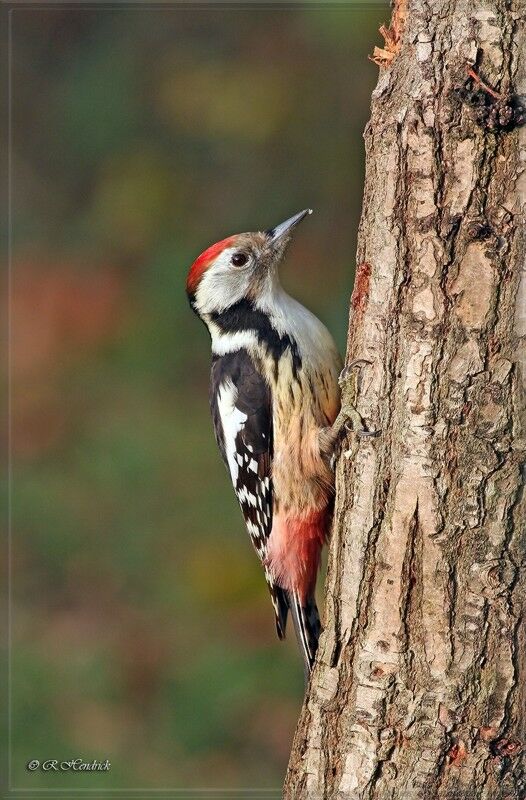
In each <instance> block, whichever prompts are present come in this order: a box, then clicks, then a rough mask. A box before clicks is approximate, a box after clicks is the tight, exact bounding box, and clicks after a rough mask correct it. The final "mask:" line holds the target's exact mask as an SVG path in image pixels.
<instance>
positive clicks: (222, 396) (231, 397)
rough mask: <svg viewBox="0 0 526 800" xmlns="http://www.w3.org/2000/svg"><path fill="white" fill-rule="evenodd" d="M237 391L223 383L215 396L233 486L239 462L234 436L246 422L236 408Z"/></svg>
mask: <svg viewBox="0 0 526 800" xmlns="http://www.w3.org/2000/svg"><path fill="white" fill-rule="evenodd" d="M236 399H237V390H236V388H235V386H234V385H233V383H232V382H231V381H225V383H223V384H222V385H221V386H220V388H219V392H218V396H217V407H218V410H219V415H220V417H221V423H222V425H223V435H224V437H225V452H226V458H227V462H228V468H229V470H230V477H231V478H232V483H233V484H234V486H235V485H236V483H237V478H238V475H239V467H240V465H241V461H239V456H237V453H236V436H237V435H238V433H239V431H240V430H241V429H242V428H243V426H244V424H245V422H246V421H247V415H246V414H243V412H242V411H240V410H239V408H236Z"/></svg>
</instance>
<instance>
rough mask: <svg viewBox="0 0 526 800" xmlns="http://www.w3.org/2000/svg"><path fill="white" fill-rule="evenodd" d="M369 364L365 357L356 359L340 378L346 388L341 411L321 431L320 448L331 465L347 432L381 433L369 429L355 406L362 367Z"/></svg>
mask: <svg viewBox="0 0 526 800" xmlns="http://www.w3.org/2000/svg"><path fill="white" fill-rule="evenodd" d="M369 364H371V362H370V361H366V360H365V359H363V358H360V359H356V361H352V362H351V363H350V364H348V365H347V366H346V367H345V368H344V369H343V370H342V372H341V374H340V377H339V379H338V382H339V384H340V387H341V388H342V389H345V391H344V393H343V398H342V407H341V410H340V413H339V414H338V416H337V417H336V419H335V421H334V422H333V424H332V425H331V426H330V427H328V428H323V430H322V431H321V432H320V449H321V452H322V453H323V455H324V457H325V458H326V460H327V462H328V463H329V464H330V465H331V467H333V466H334V457H335V455H336V453H337V450H338V446H339V444H340V443H341V441H342V438H343V436H344V434H345V433H354V435H355V436H357V437H358V438H360V439H366V438H369V439H371V438H374V437H376V436H379V434H380V431H375V430H373V431H371V430H369V429H368V427H367V425H366V424H365V422H364V420H363V418H362V416H361V414H360V413H359V411H358V410H357V408H356V406H355V403H356V400H357V398H358V392H359V388H360V378H361V373H362V369H363V368H364V367H365V366H366V365H369Z"/></svg>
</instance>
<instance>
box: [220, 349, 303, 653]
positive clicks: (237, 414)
mask: <svg viewBox="0 0 526 800" xmlns="http://www.w3.org/2000/svg"><path fill="white" fill-rule="evenodd" d="M210 406H211V410H212V419H213V422H214V430H215V435H216V439H217V443H218V445H219V449H220V451H221V455H222V456H223V460H224V462H225V464H226V466H227V468H228V470H229V472H230V477H231V479H232V484H233V486H234V490H235V492H236V495H237V499H238V501H239V505H240V506H241V511H242V512H243V516H244V518H245V523H246V526H247V530H248V532H249V534H250V538H251V539H252V543H253V545H254V547H255V550H256V552H257V554H258V556H259V558H260V560H261V562H262V563H263V566H264V567H265V577H266V580H267V584H268V587H269V590H270V594H271V597H272V603H273V605H274V610H275V612H276V628H277V631H278V635H279V637H280V638H282V637H283V636H284V633H285V623H286V617H287V608H288V602H287V597H286V594H285V592H284V591H283V589H281V588H280V587H278V586H276V585H275V584H274V582H273V581H272V579H271V577H270V575H269V573H268V570H267V568H266V566H265V558H266V555H267V546H268V539H269V536H270V532H271V530H272V505H273V492H272V474H271V471H272V454H273V442H272V401H271V396H270V389H269V387H268V385H267V383H266V381H265V379H264V378H263V376H262V375H261V373H260V372H259V371H258V369H257V367H256V365H255V364H254V362H253V360H252V358H251V357H250V356H249V354H248V353H247V352H246V351H245V350H239V351H238V352H236V353H228V354H226V355H224V356H221V357H214V360H213V363H212V375H211V383H210Z"/></svg>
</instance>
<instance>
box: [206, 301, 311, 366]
mask: <svg viewBox="0 0 526 800" xmlns="http://www.w3.org/2000/svg"><path fill="white" fill-rule="evenodd" d="M210 319H211V321H212V322H213V323H214V324H215V325H217V326H218V328H219V329H220V330H221V331H222V332H223V333H238V332H241V331H254V332H255V333H256V336H257V339H258V342H259V343H260V344H262V345H264V346H265V347H266V348H267V351H268V352H269V354H270V355H271V356H272V358H273V359H274V361H275V363H276V367H277V364H278V361H279V359H280V358H281V356H282V355H283V353H284V352H285V350H287V348H289V349H290V353H291V356H292V374H293V376H294V378H296V377H297V373H298V370H299V369H300V367H301V357H300V354H299V351H298V345H297V344H296V341H295V339H294V338H293V337H292V336H289V334H287V333H285V334H283V335H280V334H279V333H278V332H277V330H276V329H275V328H274V327H273V326H272V323H271V321H270V319H269V316H268V314H265V312H264V311H260V310H259V309H258V308H256V307H255V306H254V304H253V303H252V302H251V301H250V300H246V299H243V300H240V301H239V302H238V303H235V304H234V305H233V306H230V307H229V308H225V310H224V311H221V312H214V313H212V314H211V315H210Z"/></svg>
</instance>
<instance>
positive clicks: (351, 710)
mask: <svg viewBox="0 0 526 800" xmlns="http://www.w3.org/2000/svg"><path fill="white" fill-rule="evenodd" d="M394 15H395V18H394V20H393V22H392V24H391V28H390V30H389V31H386V32H385V35H386V46H385V48H384V49H383V50H377V51H376V52H375V55H376V58H377V61H379V62H380V63H381V64H382V65H383V66H382V68H381V70H380V79H379V82H378V85H377V87H376V89H375V91H374V93H373V101H372V112H371V120H370V122H369V124H368V126H367V129H366V132H365V142H366V180H365V194H364V205H363V213H362V219H361V224H360V233H359V245H358V259H357V263H358V265H359V266H358V269H357V276H356V281H355V288H354V292H353V296H352V299H351V320H350V328H349V338H348V352H347V361H348V362H349V361H351V360H353V359H358V358H364V359H367V360H368V361H370V362H371V364H370V366H368V367H366V368H365V369H364V370H363V378H362V381H361V387H360V391H359V397H358V401H357V405H358V409H359V411H360V413H361V414H362V416H363V417H364V419H365V420H366V421H367V422H368V423H369V425H370V426H372V427H375V428H378V429H379V430H380V432H381V433H380V436H379V437H378V438H376V439H360V440H353V437H352V435H349V439H348V441H347V442H346V445H345V448H347V449H345V448H344V452H343V453H342V456H341V458H340V459H339V464H338V467H337V493H336V511H335V524H334V532H333V538H332V542H331V545H330V555H329V567H328V576H327V582H326V609H325V631H324V634H323V636H322V639H321V643H320V648H319V653H318V660H317V664H316V667H315V670H314V673H313V677H312V681H311V685H310V688H309V691H308V695H307V697H306V700H305V704H304V708H303V711H302V714H301V718H300V722H299V725H298V729H297V732H296V737H295V741H294V745H293V750H292V755H291V760H290V764H289V770H288V774H287V779H286V784H285V797H286V798H289V799H290V800H299V799H300V798H313V800H318V799H319V800H321V798H331V799H332V798H349V799H351V800H358V799H359V800H366V799H367V800H373V798H374V800H384V799H387V798H390V799H391V800H393V799H394V798H396V800H413V798H425V800H433V798H440V799H442V798H443V799H444V800H445V798H447V799H448V800H452V799H453V798H454V799H455V800H468V798H469V800H474V799H475V798H476V800H489V798H491V800H497V799H498V800H512V799H513V800H519V798H524V797H526V778H525V772H524V761H523V756H524V748H525V743H526V730H525V727H526V708H525V699H526V650H525V645H526V632H525V629H524V625H523V622H524V619H523V607H524V598H525V589H526V581H525V575H524V572H523V571H521V564H522V560H523V546H524V505H522V513H521V503H522V502H523V501H522V491H521V490H522V483H523V482H522V478H521V474H522V467H523V466H524V462H525V459H524V440H523V438H522V437H523V436H524V428H522V429H521V417H522V422H524V413H523V412H524V400H523V387H522V383H521V362H520V352H519V348H520V345H521V344H523V343H524V337H525V333H526V320H525V301H526V279H525V278H524V275H525V273H524V267H525V264H524V247H523V244H524V236H523V233H522V228H521V211H524V202H525V196H524V194H525V192H524V189H525V186H526V179H525V178H526V173H522V177H521V164H520V146H521V143H522V150H523V153H522V155H523V159H524V156H525V152H524V151H525V145H526V142H525V139H524V132H525V131H526V129H525V128H523V129H522V130H521V129H519V127H518V126H519V124H520V123H521V114H520V108H519V107H518V102H517V97H515V98H513V97H512V98H511V99H510V98H509V97H508V96H509V95H510V93H513V92H517V91H520V90H521V88H522V91H525V89H526V87H525V80H524V79H525V74H524V69H525V68H524V59H522V50H523V49H524V44H525V42H524V35H523V34H524V20H525V19H526V3H525V2H524V0H484V2H479V0H457V2H453V0H449V2H439V3H436V4H435V3H429V2H427V1H426V0H409V2H408V4H407V8H406V7H405V4H404V7H401V6H399V7H398V8H397V9H395V12H394ZM400 32H401V40H400V42H398V36H399V35H400ZM521 48H522V50H521ZM470 66H471V67H473V71H474V72H473V73H472V77H471V78H470V77H469V74H468V68H469V67H470ZM477 76H480V77H482V78H483V80H484V82H485V84H484V83H480V81H478V80H477ZM521 81H522V87H521ZM497 94H498V95H502V97H499V96H497ZM521 184H522V185H521ZM522 222H523V220H522ZM521 275H522V276H523V280H522V282H521ZM519 298H522V299H519ZM522 369H523V371H524V361H523V362H522ZM349 391H350V389H349V387H344V396H345V392H347V393H349ZM521 430H522V433H521Z"/></svg>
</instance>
